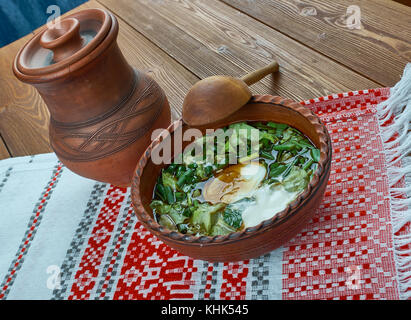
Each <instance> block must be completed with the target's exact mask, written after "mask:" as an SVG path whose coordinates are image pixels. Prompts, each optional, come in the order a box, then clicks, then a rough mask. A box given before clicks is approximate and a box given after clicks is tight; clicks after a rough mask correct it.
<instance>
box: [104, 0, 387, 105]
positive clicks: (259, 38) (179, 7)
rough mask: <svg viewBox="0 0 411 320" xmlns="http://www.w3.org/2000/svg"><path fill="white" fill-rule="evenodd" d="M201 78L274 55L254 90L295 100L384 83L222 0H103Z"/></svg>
mask: <svg viewBox="0 0 411 320" xmlns="http://www.w3.org/2000/svg"><path fill="white" fill-rule="evenodd" d="M99 1H100V2H101V3H103V4H104V5H105V6H106V7H107V8H109V9H110V10H112V11H114V12H115V13H116V14H117V15H119V16H121V17H122V18H123V19H124V20H125V21H127V22H128V23H129V24H130V25H131V26H133V27H134V28H135V29H136V30H137V31H139V32H141V33H142V34H144V35H145V36H146V37H147V38H149V39H150V40H151V41H152V42H154V43H155V44H156V45H158V46H159V47H160V48H162V49H163V50H164V51H166V52H167V53H168V54H169V55H170V56H172V57H173V58H175V59H176V60H178V61H179V62H180V63H181V64H183V65H184V66H185V67H186V68H188V69H189V70H190V71H191V72H193V73H194V74H196V75H197V76H198V77H200V78H205V77H207V76H211V75H216V74H226V75H231V76H236V77H239V76H242V75H244V74H245V73H247V72H250V71H252V70H254V69H256V68H259V67H261V66H263V65H265V64H267V63H269V62H270V61H271V60H272V59H273V58H276V59H277V60H278V62H279V64H280V72H279V73H278V74H276V75H275V76H274V77H268V78H266V79H264V80H263V81H262V82H261V83H259V84H256V85H254V86H253V87H252V91H253V92H254V93H260V94H261V93H264V94H274V95H281V96H284V97H287V98H292V99H295V100H297V101H300V100H303V99H308V98H313V97H318V96H323V95H328V94H331V93H336V92H343V91H349V90H358V89H367V88H375V87H379V86H380V85H379V84H377V83H375V82H373V81H371V80H369V79H367V78H365V77H363V76H361V75H359V74H357V73H356V72H354V71H351V70H348V69H347V68H345V67H343V66H341V65H340V64H338V63H336V62H334V61H332V60H331V59H329V58H327V57H325V56H323V55H321V54H319V53H318V52H316V51H314V50H312V49H310V48H307V47H306V46H304V45H302V44H300V43H298V42H297V41H294V40H292V39H290V38H288V37H287V36H285V35H283V34H282V33H280V32H277V31H275V30H273V29H272V28H270V27H268V26H266V25H264V24H262V23H260V22H258V21H256V20H255V19H253V18H251V17H249V16H247V15H245V14H243V13H240V12H239V11H238V10H236V9H233V8H232V7H230V6H228V5H226V4H224V3H222V2H220V1H218V0H202V1H200V0H179V1H174V0H162V1H149V0H137V1H129V0H99Z"/></svg>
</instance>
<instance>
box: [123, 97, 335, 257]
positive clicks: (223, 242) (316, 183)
mask: <svg viewBox="0 0 411 320" xmlns="http://www.w3.org/2000/svg"><path fill="white" fill-rule="evenodd" d="M241 121H274V122H280V123H286V124H288V125H290V126H292V127H294V128H296V129H298V130H300V131H301V132H302V133H304V134H305V135H306V136H307V137H308V138H310V140H311V141H312V142H313V143H314V144H315V145H316V146H317V148H319V149H320V151H321V157H320V161H319V164H318V168H317V170H316V172H315V173H314V175H313V178H312V180H311V182H310V183H309V185H308V187H307V188H306V189H305V191H304V192H303V193H301V194H300V195H299V197H298V198H297V199H296V200H295V201H293V202H292V203H290V204H289V205H288V207H287V208H286V209H285V210H283V211H281V212H280V213H278V214H276V215H275V216H274V217H273V218H271V219H269V220H265V221H263V222H262V223H260V224H259V225H257V226H255V227H250V228H247V229H245V230H242V231H240V232H235V233H231V234H229V235H226V236H215V237H209V236H201V237H195V236H191V235H184V234H181V233H178V232H175V231H171V230H168V229H166V228H164V227H162V226H161V225H159V224H158V223H157V222H156V221H155V220H154V218H153V212H152V210H151V208H150V206H149V205H150V203H151V201H152V195H153V190H154V187H155V184H156V181H157V177H158V176H159V175H160V173H161V170H162V169H163V168H164V167H166V166H167V165H166V164H161V165H157V164H155V163H153V161H152V159H151V154H152V151H153V150H155V148H160V147H161V144H163V143H168V142H170V141H171V142H172V141H173V138H174V135H175V134H176V132H181V130H179V129H182V132H183V133H184V132H185V131H186V130H187V129H188V128H189V127H188V126H187V125H186V124H183V123H182V122H181V121H177V122H175V123H174V124H172V125H171V126H170V127H169V128H168V132H167V134H166V136H165V137H163V138H161V139H160V138H157V140H154V141H153V143H152V144H151V145H150V146H149V147H148V149H147V150H146V152H145V154H144V155H143V156H142V158H141V159H140V161H139V163H138V165H137V168H136V171H135V174H134V177H133V181H132V188H131V195H132V203H133V207H134V211H135V213H136V215H137V217H138V219H139V220H140V222H141V223H142V224H143V225H144V226H145V227H146V228H147V229H148V230H149V231H150V232H151V233H153V234H154V235H156V236H157V237H158V238H159V239H161V240H162V241H164V242H165V243H166V244H167V245H169V246H170V247H172V248H174V249H176V250H177V251H179V252H181V253H182V254H184V255H187V256H190V257H192V258H195V259H202V260H207V261H215V262H217V261H219V262H228V261H239V260H245V259H251V258H256V257H259V256H261V255H263V254H265V253H268V252H270V251H272V250H274V249H276V248H277V247H279V246H281V245H283V244H285V243H286V242H287V241H289V240H290V239H292V238H293V237H294V236H295V235H296V234H298V232H300V231H301V229H302V228H304V227H305V226H306V224H307V222H308V221H309V219H310V218H311V217H312V216H313V214H314V213H315V211H316V209H317V208H318V206H319V205H320V202H321V200H322V198H323V195H324V191H325V189H326V186H327V182H328V179H329V175H330V168H331V154H332V149H331V140H330V136H329V134H328V131H327V129H326V127H325V126H324V125H323V124H322V123H321V121H320V119H319V118H318V117H317V116H316V115H315V114H314V113H313V112H312V111H311V110H310V109H308V108H307V107H304V106H302V105H300V104H299V103H296V102H293V101H291V100H288V99H284V98H281V97H275V96H269V95H266V96H254V97H253V98H252V99H251V100H250V102H249V103H247V104H246V105H245V106H244V107H243V108H241V109H240V110H239V111H237V112H236V113H235V114H233V115H232V116H230V117H229V118H228V119H225V120H223V121H220V122H219V123H216V124H214V125H212V126H208V128H212V129H216V128H222V127H224V126H227V125H229V124H231V123H236V122H241ZM199 129H200V130H201V131H202V133H203V134H204V133H205V130H206V129H207V128H199ZM169 139H171V140H169ZM189 143H190V142H186V143H185V144H183V147H185V146H186V145H188V144H189ZM173 150H174V145H173V144H172V148H171V156H170V160H171V159H172V158H174V157H175V156H177V155H178V154H173ZM168 163H171V161H169V162H168Z"/></svg>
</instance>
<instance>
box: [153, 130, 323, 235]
mask: <svg viewBox="0 0 411 320" xmlns="http://www.w3.org/2000/svg"><path fill="white" fill-rule="evenodd" d="M253 130H254V132H253ZM255 131H258V135H257V139H258V140H257V141H252V139H255ZM221 132H222V133H224V134H226V135H227V133H229V134H228V135H229V136H226V137H225V140H223V141H222V142H221V141H220V142H218V139H214V138H215V137H216V136H215V137H210V136H204V137H202V138H200V139H197V140H196V141H195V142H194V144H195V145H196V146H197V147H198V146H200V147H201V148H203V150H206V151H205V152H204V154H203V155H201V156H199V155H197V154H196V153H195V149H194V148H193V149H192V150H190V151H189V152H188V153H186V152H184V154H183V155H180V156H179V157H177V158H176V159H182V160H183V163H177V162H176V163H172V164H171V165H169V166H168V167H167V168H165V169H163V170H162V172H161V175H160V177H159V178H158V180H157V184H156V186H155V189H154V193H153V200H152V202H151V204H150V207H151V208H152V210H153V214H154V217H155V219H156V221H157V222H158V223H159V224H160V225H162V226H163V227H165V228H168V229H170V230H172V231H176V232H180V233H183V234H191V235H196V236H200V235H208V236H219V235H227V234H229V233H232V232H236V231H239V230H242V229H243V228H244V221H243V216H242V214H243V212H244V210H246V208H247V207H249V206H251V205H253V204H255V202H256V201H255V199H253V197H252V195H245V196H243V198H242V199H240V200H239V201H237V202H233V203H225V202H222V201H221V202H207V201H206V200H205V199H206V198H205V191H204V190H205V188H206V186H207V184H208V183H209V182H210V181H212V180H213V179H214V180H215V179H216V177H217V176H218V174H220V173H221V172H223V171H224V170H225V169H226V168H228V167H229V166H230V165H232V164H233V163H232V162H231V161H232V159H233V157H234V160H235V161H236V163H240V164H245V163H250V162H255V161H258V162H259V163H262V164H263V165H264V168H266V169H263V170H266V176H265V177H264V179H263V181H261V183H260V185H259V186H258V188H260V187H262V186H264V185H269V186H270V188H271V189H273V190H274V189H276V188H277V187H281V188H283V190H285V191H287V192H289V193H296V194H297V193H300V192H302V191H303V190H304V189H305V188H307V186H308V183H309V182H310V180H311V177H312V174H313V172H315V170H316V168H317V165H318V162H319V161H320V156H321V154H320V150H319V149H317V148H316V147H315V146H314V145H313V144H312V143H311V142H310V140H309V139H307V138H306V137H305V136H304V135H303V134H302V133H301V132H299V131H298V130H296V129H295V128H292V127H290V126H288V125H286V124H282V123H274V122H265V123H264V122H241V123H236V124H232V125H230V126H228V127H225V128H223V129H222V130H221ZM233 135H235V138H236V139H231V137H232V136H233ZM216 140H217V141H216ZM209 141H212V143H211V144H208V142H209ZM254 142H256V145H257V148H256V147H255V143H254ZM253 143H254V144H253ZM239 146H242V147H246V150H245V151H246V154H244V153H243V154H241V155H238V154H236V151H238V148H239ZM218 150H222V151H223V154H221V153H220V154H219V153H218V152H217V151H218Z"/></svg>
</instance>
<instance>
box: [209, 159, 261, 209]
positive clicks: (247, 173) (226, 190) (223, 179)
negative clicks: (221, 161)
mask: <svg viewBox="0 0 411 320" xmlns="http://www.w3.org/2000/svg"><path fill="white" fill-rule="evenodd" d="M266 174H267V169H266V167H265V166H264V165H263V164H261V163H259V162H249V163H247V164H236V165H231V166H229V167H227V168H225V169H224V170H223V171H222V172H220V173H218V174H217V175H216V176H215V177H214V178H212V179H211V180H209V181H208V182H207V183H206V185H205V186H204V192H203V195H204V200H206V201H208V202H211V203H219V202H224V203H227V204H228V203H233V202H236V201H238V200H240V199H242V198H245V197H248V196H251V195H252V194H253V192H254V191H255V190H257V189H258V187H259V186H260V184H261V182H262V181H263V180H264V178H265V176H266Z"/></svg>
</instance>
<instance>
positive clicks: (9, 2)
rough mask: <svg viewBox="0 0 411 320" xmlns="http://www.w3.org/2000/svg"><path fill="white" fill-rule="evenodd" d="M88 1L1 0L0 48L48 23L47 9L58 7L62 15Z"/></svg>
mask: <svg viewBox="0 0 411 320" xmlns="http://www.w3.org/2000/svg"><path fill="white" fill-rule="evenodd" d="M84 2H86V0H31V1H30V0H0V48H1V47H3V46H5V45H7V44H9V43H10V42H13V41H15V40H17V39H19V38H21V37H23V36H25V35H26V34H29V33H30V32H32V31H33V30H35V29H37V28H38V27H40V26H42V25H43V24H45V23H47V19H48V17H49V14H47V7H48V6H50V5H57V6H59V7H60V10H61V14H63V13H65V12H67V11H69V10H71V9H73V8H75V7H77V6H79V5H80V4H82V3H84Z"/></svg>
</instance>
